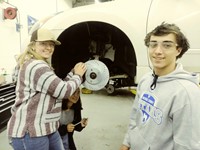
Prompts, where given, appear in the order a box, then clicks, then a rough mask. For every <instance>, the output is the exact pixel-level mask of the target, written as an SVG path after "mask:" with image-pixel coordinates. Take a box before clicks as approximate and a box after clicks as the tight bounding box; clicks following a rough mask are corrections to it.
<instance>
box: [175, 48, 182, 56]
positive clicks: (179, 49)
mask: <svg viewBox="0 0 200 150" xmlns="http://www.w3.org/2000/svg"><path fill="white" fill-rule="evenodd" d="M181 51H182V48H177V55H176V56H178V55H179V54H180V53H181Z"/></svg>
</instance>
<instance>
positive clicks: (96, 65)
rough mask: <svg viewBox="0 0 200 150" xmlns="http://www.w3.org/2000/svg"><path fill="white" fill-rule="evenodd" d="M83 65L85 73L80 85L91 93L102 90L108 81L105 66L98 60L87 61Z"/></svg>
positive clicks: (107, 72) (107, 71)
mask: <svg viewBox="0 0 200 150" xmlns="http://www.w3.org/2000/svg"><path fill="white" fill-rule="evenodd" d="M85 64H86V66H87V71H86V73H85V81H84V83H83V84H82V85H83V86H84V87H85V88H87V89H89V90H92V91H97V90H100V89H102V88H104V87H105V86H106V84H107V83H108V80H109V70H108V68H107V66H106V65H105V64H104V63H103V62H101V61H99V60H89V61H87V62H86V63H85Z"/></svg>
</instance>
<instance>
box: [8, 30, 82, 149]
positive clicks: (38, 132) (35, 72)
mask: <svg viewBox="0 0 200 150" xmlns="http://www.w3.org/2000/svg"><path fill="white" fill-rule="evenodd" d="M60 44H61V43H60V42H59V41H57V40H55V38H54V35H53V34H52V33H51V32H50V31H49V30H47V29H38V30H36V31H34V32H33V34H32V36H31V40H30V43H29V45H28V46H27V49H26V50H25V52H24V53H23V54H22V55H21V56H20V57H19V59H18V65H19V67H18V68H19V70H18V73H16V75H17V76H18V77H17V82H16V100H15V104H14V105H13V107H12V109H11V112H12V116H11V118H10V120H9V122H8V127H7V132H8V137H9V138H10V139H11V144H12V146H13V148H14V150H63V149H64V148H63V144H62V140H61V138H60V136H59V133H58V132H57V130H58V127H59V119H60V115H61V104H62V99H67V98H68V97H70V96H71V95H72V94H73V93H74V92H75V91H76V89H77V88H78V87H79V86H80V84H81V83H82V76H83V74H84V73H85V71H86V66H85V64H84V63H78V64H76V65H75V67H74V69H73V72H71V73H70V76H71V78H70V79H69V80H68V81H63V80H62V79H60V78H58V77H57V76H56V75H55V73H54V70H53V68H52V67H51V65H50V63H49V61H48V60H49V58H50V57H51V56H52V54H53V52H54V47H55V45H60Z"/></svg>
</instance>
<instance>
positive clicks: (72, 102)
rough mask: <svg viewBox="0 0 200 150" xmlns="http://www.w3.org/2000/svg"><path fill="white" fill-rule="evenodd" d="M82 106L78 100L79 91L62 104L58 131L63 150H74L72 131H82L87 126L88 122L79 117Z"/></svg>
mask: <svg viewBox="0 0 200 150" xmlns="http://www.w3.org/2000/svg"><path fill="white" fill-rule="evenodd" d="M81 110H82V104H81V99H80V89H77V90H76V92H75V93H74V94H73V95H72V96H71V97H69V98H68V99H66V100H63V103H62V115H61V119H60V127H59V129H58V131H59V133H60V135H61V137H62V140H63V145H64V148H65V150H76V145H75V143H74V139H73V133H74V130H76V131H79V132H80V131H82V130H83V128H85V127H86V126H87V123H88V120H87V119H86V118H83V119H82V117H81Z"/></svg>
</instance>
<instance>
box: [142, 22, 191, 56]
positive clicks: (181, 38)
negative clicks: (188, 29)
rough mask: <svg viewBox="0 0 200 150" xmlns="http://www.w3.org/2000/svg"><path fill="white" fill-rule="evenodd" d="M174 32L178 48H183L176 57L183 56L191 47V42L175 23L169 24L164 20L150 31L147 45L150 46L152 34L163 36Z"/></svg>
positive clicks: (146, 40)
mask: <svg viewBox="0 0 200 150" xmlns="http://www.w3.org/2000/svg"><path fill="white" fill-rule="evenodd" d="M171 33H172V34H174V35H175V37H176V42H177V44H178V46H177V47H178V48H182V51H181V53H180V54H179V55H178V56H177V57H176V59H178V58H181V57H182V56H183V54H184V53H185V52H186V51H187V50H188V49H189V48H190V44H189V42H188V39H187V38H186V37H185V35H184V34H183V33H182V32H181V30H180V28H179V27H178V26H176V25H175V24H168V23H165V22H163V23H162V24H161V25H159V26H157V27H156V28H155V29H154V30H153V31H151V32H149V33H148V34H147V35H146V37H145V39H144V42H145V45H146V46H147V47H148V43H149V41H150V38H151V36H163V35H168V34H171Z"/></svg>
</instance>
